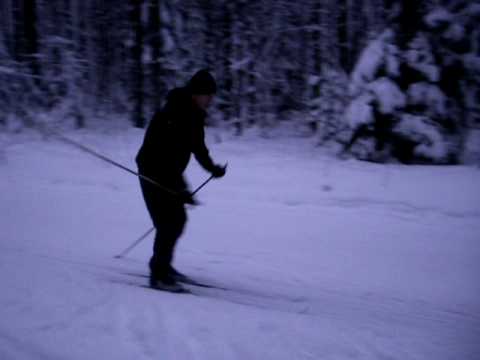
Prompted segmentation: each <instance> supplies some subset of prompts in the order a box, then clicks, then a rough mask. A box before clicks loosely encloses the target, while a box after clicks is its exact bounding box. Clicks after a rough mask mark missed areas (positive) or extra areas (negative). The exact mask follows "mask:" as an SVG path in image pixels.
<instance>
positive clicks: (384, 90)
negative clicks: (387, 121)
mask: <svg viewBox="0 0 480 360" xmlns="http://www.w3.org/2000/svg"><path fill="white" fill-rule="evenodd" d="M368 89H370V90H371V91H372V92H373V93H374V94H375V97H376V98H377V99H378V102H379V110H380V112H381V113H383V114H392V113H393V112H394V111H395V110H397V109H398V108H402V107H404V106H405V103H406V97H405V95H404V94H403V92H402V90H400V88H399V87H398V85H397V84H395V83H394V82H393V81H392V80H390V79H389V78H386V77H381V78H379V79H377V80H375V81H373V82H371V83H370V84H368Z"/></svg>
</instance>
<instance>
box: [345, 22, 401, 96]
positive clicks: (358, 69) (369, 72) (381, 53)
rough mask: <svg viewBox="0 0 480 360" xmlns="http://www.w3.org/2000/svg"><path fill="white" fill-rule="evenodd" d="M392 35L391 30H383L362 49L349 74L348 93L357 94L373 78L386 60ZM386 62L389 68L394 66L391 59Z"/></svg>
mask: <svg viewBox="0 0 480 360" xmlns="http://www.w3.org/2000/svg"><path fill="white" fill-rule="evenodd" d="M392 37H393V32H392V31H391V30H390V29H388V30H385V31H384V32H383V34H381V35H380V36H379V37H378V39H375V40H373V41H371V42H370V43H369V44H368V46H367V47H366V48H365V49H364V50H363V51H362V53H361V55H360V58H359V60H358V61H357V64H356V65H355V68H354V69H353V72H352V75H351V80H352V81H351V84H350V93H351V94H352V95H353V96H355V95H358V93H360V92H361V91H362V90H363V88H364V86H365V85H366V84H367V83H369V82H370V81H373V80H374V79H375V76H376V74H377V72H378V69H379V68H380V66H382V65H383V63H384V62H385V61H386V55H387V53H386V52H387V50H388V49H390V47H392V46H390V47H389V46H387V44H388V43H389V41H391V38H392ZM387 63H388V67H389V68H395V66H394V65H393V64H392V63H391V61H389V62H387Z"/></svg>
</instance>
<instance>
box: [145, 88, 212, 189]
mask: <svg viewBox="0 0 480 360" xmlns="http://www.w3.org/2000/svg"><path fill="white" fill-rule="evenodd" d="M206 115H207V113H206V112H205V111H204V110H202V109H200V108H199V107H198V106H196V105H195V103H194V102H193V101H192V95H191V93H190V92H189V91H188V90H187V89H186V88H177V89H174V90H172V91H170V93H169V94H168V96H167V103H166V105H165V107H164V108H163V109H162V110H161V111H159V112H157V113H156V114H155V115H154V116H153V118H152V120H151V122H150V124H149V126H148V128H147V131H146V133H145V138H144V141H143V144H142V146H141V148H140V150H139V152H138V155H137V158H136V161H137V165H138V169H139V172H140V174H142V175H145V176H147V177H150V178H152V179H153V180H155V181H157V182H159V183H160V184H162V185H165V186H168V187H170V188H171V189H172V190H183V189H185V188H186V184H185V182H184V180H183V176H182V174H183V172H184V171H185V169H186V167H187V165H188V162H189V161H190V156H191V154H193V155H194V156H195V158H196V159H197V161H198V162H199V163H200V165H201V166H202V167H203V168H204V169H205V170H207V171H209V172H212V171H213V170H214V166H215V165H214V163H213V161H212V159H211V158H210V155H209V152H208V149H207V147H206V145H205V139H204V138H205V131H204V123H205V117H206Z"/></svg>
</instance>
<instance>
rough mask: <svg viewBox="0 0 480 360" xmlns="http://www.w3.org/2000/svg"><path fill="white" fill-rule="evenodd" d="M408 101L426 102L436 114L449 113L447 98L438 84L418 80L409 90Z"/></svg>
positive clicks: (414, 103) (416, 103)
mask: <svg viewBox="0 0 480 360" xmlns="http://www.w3.org/2000/svg"><path fill="white" fill-rule="evenodd" d="M407 97H408V103H409V104H413V105H418V104H424V105H426V106H427V107H428V109H430V110H431V111H432V112H433V114H434V115H435V116H445V115H446V113H447V106H446V102H447V98H446V96H445V94H444V93H443V92H442V90H440V88H439V87H438V86H435V85H433V84H429V83H427V82H417V83H413V84H411V85H410V86H409V88H408V90H407Z"/></svg>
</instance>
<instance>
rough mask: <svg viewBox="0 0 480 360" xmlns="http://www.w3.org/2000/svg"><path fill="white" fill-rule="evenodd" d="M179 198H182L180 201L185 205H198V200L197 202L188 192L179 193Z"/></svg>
mask: <svg viewBox="0 0 480 360" xmlns="http://www.w3.org/2000/svg"><path fill="white" fill-rule="evenodd" d="M178 197H179V198H180V201H181V202H182V203H184V204H189V205H198V202H197V200H195V198H194V197H193V195H192V194H191V193H190V191H188V190H183V191H182V192H180V193H178Z"/></svg>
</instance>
